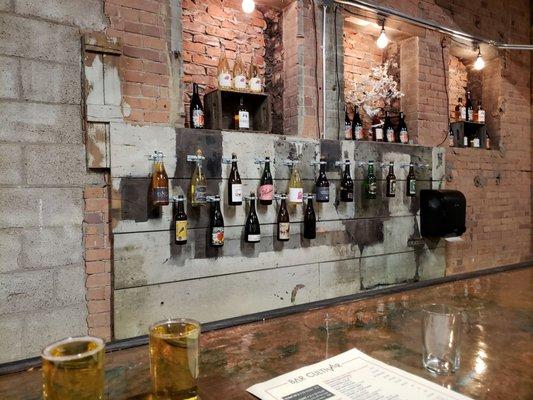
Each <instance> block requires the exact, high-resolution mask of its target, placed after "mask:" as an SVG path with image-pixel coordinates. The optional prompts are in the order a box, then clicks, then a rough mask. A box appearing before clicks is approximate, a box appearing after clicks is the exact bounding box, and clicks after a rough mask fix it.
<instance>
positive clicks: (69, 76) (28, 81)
mask: <svg viewBox="0 0 533 400" xmlns="http://www.w3.org/2000/svg"><path fill="white" fill-rule="evenodd" d="M42 8H46V7H42ZM80 68H81V67H80V66H79V65H64V64H56V63H50V62H46V61H33V60H21V75H22V98H24V99H25V100H35V101H42V102H49V103H67V104H80V103H81V78H80V76H81V72H80Z"/></svg>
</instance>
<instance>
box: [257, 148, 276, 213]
mask: <svg viewBox="0 0 533 400" xmlns="http://www.w3.org/2000/svg"><path fill="white" fill-rule="evenodd" d="M273 197H274V182H273V180H272V174H271V173H270V157H265V169H264V170H263V175H262V176H261V183H260V185H259V202H260V203H261V204H263V205H266V206H268V205H270V204H272V198H273Z"/></svg>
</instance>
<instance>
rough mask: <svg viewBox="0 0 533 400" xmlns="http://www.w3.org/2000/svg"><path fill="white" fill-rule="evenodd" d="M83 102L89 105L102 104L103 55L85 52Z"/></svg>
mask: <svg viewBox="0 0 533 400" xmlns="http://www.w3.org/2000/svg"><path fill="white" fill-rule="evenodd" d="M84 74H85V85H84V86H85V90H84V92H85V102H86V104H87V106H89V105H93V104H96V105H103V104H105V103H104V63H103V55H102V54H97V53H85V58H84Z"/></svg>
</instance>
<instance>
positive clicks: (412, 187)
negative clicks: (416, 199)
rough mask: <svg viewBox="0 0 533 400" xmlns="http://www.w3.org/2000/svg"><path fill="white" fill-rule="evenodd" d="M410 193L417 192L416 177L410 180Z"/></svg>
mask: <svg viewBox="0 0 533 400" xmlns="http://www.w3.org/2000/svg"><path fill="white" fill-rule="evenodd" d="M409 194H412V195H415V194H416V180H415V179H410V180H409Z"/></svg>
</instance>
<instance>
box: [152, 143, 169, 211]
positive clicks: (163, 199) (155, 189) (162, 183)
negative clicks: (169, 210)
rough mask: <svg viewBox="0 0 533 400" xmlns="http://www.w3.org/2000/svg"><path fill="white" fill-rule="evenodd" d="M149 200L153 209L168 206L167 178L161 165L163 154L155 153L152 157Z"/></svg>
mask: <svg viewBox="0 0 533 400" xmlns="http://www.w3.org/2000/svg"><path fill="white" fill-rule="evenodd" d="M151 198H152V205H153V206H155V207H159V206H166V205H168V176H167V172H166V171H165V166H164V165H163V153H161V152H157V151H156V152H155V155H154V167H153V172H152V180H151Z"/></svg>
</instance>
